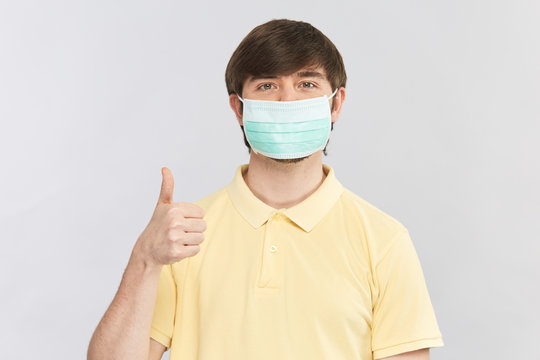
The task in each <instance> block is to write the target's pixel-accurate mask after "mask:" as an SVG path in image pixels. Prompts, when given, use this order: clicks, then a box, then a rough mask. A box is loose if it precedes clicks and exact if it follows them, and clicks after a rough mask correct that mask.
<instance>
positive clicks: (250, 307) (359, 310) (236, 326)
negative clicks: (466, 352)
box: [88, 19, 443, 360]
mask: <svg viewBox="0 0 540 360" xmlns="http://www.w3.org/2000/svg"><path fill="white" fill-rule="evenodd" d="M345 83H346V74H345V68H344V65H343V61H342V58H341V55H340V54H339V52H338V50H337V49H336V48H335V46H334V44H333V43H332V42H331V41H330V40H329V39H328V38H327V37H326V36H324V35H323V34H322V33H321V32H320V31H319V30H317V29H315V28H314V27H313V26H311V25H310V24H307V23H305V22H299V21H291V20H284V19H282V20H273V21H269V22H267V23H265V24H262V25H260V26H257V27H256V28H255V29H253V30H252V31H251V32H250V33H249V34H248V35H247V36H246V38H244V40H243V41H242V42H241V43H240V45H239V46H238V48H237V49H236V51H235V52H234V54H233V55H232V57H231V59H230V61H229V64H228V66H227V70H226V84H227V90H228V92H229V103H230V106H231V108H232V110H233V111H234V113H235V115H236V118H237V120H238V123H239V124H240V126H241V129H242V131H243V132H244V141H245V144H246V145H247V146H248V149H249V152H250V159H249V164H243V165H240V166H239V167H238V168H237V170H236V173H235V175H234V178H233V180H232V181H231V182H230V184H228V185H227V186H226V187H224V188H222V189H220V190H218V191H216V192H214V193H212V194H210V195H208V196H206V197H205V198H203V199H201V200H199V201H197V202H196V203H195V204H189V203H185V202H179V203H175V202H173V186H174V185H173V177H172V174H171V172H170V171H169V169H167V168H162V176H163V180H162V186H161V193H160V196H159V200H158V203H157V206H156V209H155V211H154V214H153V215H152V218H151V220H150V222H149V224H148V226H147V227H146V229H145V230H144V231H143V233H142V234H141V235H140V237H139V239H138V240H137V242H136V244H135V246H134V248H133V251H132V254H131V258H130V261H129V264H128V266H127V268H126V270H125V272H124V276H123V279H122V283H121V285H120V287H119V290H118V292H117V294H116V296H115V298H114V300H113V302H112V303H111V305H110V307H109V309H108V310H107V312H106V313H105V315H104V316H103V319H102V320H101V322H100V324H99V325H98V327H97V329H96V331H95V333H94V335H93V337H92V340H91V342H90V346H89V349H88V358H89V359H92V360H94V359H160V358H161V357H162V355H163V353H164V352H165V351H166V350H167V349H168V348H170V349H171V354H170V359H171V360H177V359H178V360H192V359H193V360H195V359H205V360H208V359H235V360H238V359H348V360H352V359H359V360H366V359H373V358H374V359H381V358H385V359H429V348H430V347H438V346H443V342H442V336H441V333H440V332H439V329H438V325H437V322H436V318H435V315H434V311H433V308H432V305H431V302H430V298H429V294H428V292H427V289H426V285H425V281H424V277H423V273H422V269H421V266H420V263H419V260H418V257H417V255H416V252H415V249H414V246H413V244H412V242H411V239H410V237H409V234H408V232H407V229H406V228H405V227H404V226H403V225H402V224H401V223H399V222H398V221H397V220H395V219H394V218H392V217H390V216H389V215H387V214H385V213H383V212H382V211H380V210H378V209H377V208H376V207H374V206H373V205H371V204H369V203H367V202H366V201H365V200H363V199H361V198H360V197H358V196H357V195H355V194H353V193H352V192H351V191H349V190H348V189H346V188H344V187H343V186H342V185H341V184H340V182H339V181H338V180H337V178H336V175H335V174H334V171H333V169H332V168H331V167H330V166H328V165H326V164H323V163H322V153H323V152H324V153H325V154H326V145H327V143H328V138H329V135H330V131H331V129H332V128H333V124H334V123H335V122H336V121H337V120H338V117H339V114H340V111H341V108H342V106H343V102H344V100H345ZM330 97H331V100H330ZM203 233H204V235H203ZM203 240H204V242H203ZM149 339H150V340H149Z"/></svg>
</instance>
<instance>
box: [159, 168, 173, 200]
mask: <svg viewBox="0 0 540 360" xmlns="http://www.w3.org/2000/svg"><path fill="white" fill-rule="evenodd" d="M161 175H162V181H161V192H160V193H159V199H158V204H159V203H164V204H170V203H172V201H173V190H174V178H173V176H172V173H171V170H169V168H167V167H162V168H161Z"/></svg>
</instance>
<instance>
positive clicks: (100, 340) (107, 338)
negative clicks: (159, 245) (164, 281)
mask: <svg viewBox="0 0 540 360" xmlns="http://www.w3.org/2000/svg"><path fill="white" fill-rule="evenodd" d="M160 270H161V266H155V265H145V262H144V261H142V259H140V258H139V257H138V256H137V254H136V252H135V251H133V252H132V254H131V258H130V259H129V262H128V265H127V267H126V269H125V271H124V274H123V276H122V282H121V283H120V286H119V288H118V291H117V293H116V295H115V297H114V299H113V301H112V303H111V305H110V306H109V308H108V309H107V311H106V312H105V314H104V315H103V318H102V319H101V321H100V322H99V324H98V326H97V328H96V330H95V331H94V334H93V336H92V339H91V340H90V345H89V347H88V360H106V359H115V360H116V359H129V360H139V359H141V360H143V359H144V360H147V359H148V350H149V342H150V326H151V323H152V316H153V310H154V305H155V301H156V294H157V288H158V283H159V273H160Z"/></svg>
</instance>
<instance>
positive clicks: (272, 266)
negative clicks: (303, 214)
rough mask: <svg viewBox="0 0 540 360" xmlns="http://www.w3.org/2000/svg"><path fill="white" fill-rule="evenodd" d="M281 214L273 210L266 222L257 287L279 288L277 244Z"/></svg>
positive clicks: (278, 251) (279, 257) (279, 258)
mask: <svg viewBox="0 0 540 360" xmlns="http://www.w3.org/2000/svg"><path fill="white" fill-rule="evenodd" d="M280 220H282V215H281V214H280V213H279V212H275V213H273V214H272V216H271V217H270V218H269V219H268V222H267V223H266V225H265V226H266V229H265V230H266V231H265V234H264V240H263V248H262V250H263V254H262V263H261V271H260V275H259V281H258V287H260V288H279V287H280V286H281V283H280V274H281V266H280V263H281V251H280V249H279V248H280V246H279V229H280V227H281V226H282V222H281V221H280Z"/></svg>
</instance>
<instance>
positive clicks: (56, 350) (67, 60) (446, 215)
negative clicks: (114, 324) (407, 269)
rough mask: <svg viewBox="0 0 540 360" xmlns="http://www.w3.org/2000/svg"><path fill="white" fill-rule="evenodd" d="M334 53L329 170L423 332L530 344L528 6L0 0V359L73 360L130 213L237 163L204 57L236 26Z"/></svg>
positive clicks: (535, 56) (103, 300) (206, 187)
mask: <svg viewBox="0 0 540 360" xmlns="http://www.w3.org/2000/svg"><path fill="white" fill-rule="evenodd" d="M273 18H290V19H296V20H304V21H308V22H310V23H312V24H313V25H314V26H315V27H317V28H319V29H320V30H321V31H323V32H324V33H325V34H326V35H327V36H328V37H329V38H330V39H331V40H332V41H333V42H334V43H335V44H336V46H337V47H338V49H339V50H340V52H341V54H342V56H343V58H344V61H345V66H346V70H347V74H348V83H347V98H346V101H345V103H344V108H343V111H342V115H341V117H340V119H339V121H338V122H337V123H336V124H335V126H334V130H333V132H332V135H331V138H330V143H329V145H328V148H327V149H328V156H327V157H323V162H324V163H327V164H329V165H331V166H333V167H334V170H335V172H336V176H337V177H338V179H339V180H340V181H341V182H342V183H343V184H344V185H345V186H346V187H348V188H349V189H351V190H352V191H353V192H355V193H356V194H358V195H359V196H361V197H363V198H364V199H366V200H367V201H369V202H371V203H372V204H373V205H375V206H377V207H378V208H379V209H381V210H383V211H385V212H386V213H388V214H390V215H391V216H393V217H394V218H396V219H397V220H399V221H400V222H402V223H403V224H404V225H405V226H406V227H407V228H408V229H409V232H410V234H411V238H412V240H413V243H414V244H415V247H416V250H417V253H418V256H419V258H420V261H421V263H422V267H423V271H424V275H425V279H426V283H427V285H428V289H429V292H430V296H431V300H432V303H433V306H434V309H435V312H436V315H437V319H438V323H439V327H440V329H441V332H442V334H443V341H444V342H445V346H444V347H442V348H435V349H432V350H431V356H432V359H439V360H443V359H444V360H446V359H518V358H529V359H532V358H540V350H539V347H538V346H537V344H536V343H537V339H538V336H540V331H539V330H540V325H539V324H540V316H539V311H538V304H540V295H539V285H538V284H539V283H540V276H539V274H540V269H539V268H540V267H539V266H538V257H539V255H540V246H539V240H540V238H539V235H538V234H539V233H540V225H539V215H540V206H539V205H540V198H539V191H538V188H539V184H540V166H539V161H538V155H539V154H540V149H539V145H538V143H539V140H538V139H539V134H540V131H539V130H540V126H539V121H540V101H539V99H540V85H539V84H540V66H539V65H538V64H540V41H539V39H540V22H539V21H538V19H540V4H539V2H535V1H515V0H514V1H510V0H509V1H487V0H486V1H470V0H469V1H370V2H368V1H352V0H351V1H346V2H342V1H317V2H316V1H307V0H305V1H272V2H254V1H243V2H240V1H227V2H217V1H216V2H204V1H196V2H182V1H161V2H151V1H148V2H142V1H102V0H95V1H86V2H82V1H67V0H64V1H58V0H57V1H47V2H45V1H38V0H28V1H24V0H22V1H11V2H10V1H3V2H1V3H0V121H1V122H0V124H1V125H0V126H1V127H0V156H1V169H0V171H1V174H2V175H1V186H0V197H1V202H0V239H1V245H0V253H1V254H2V258H3V260H2V261H1V262H0V281H1V283H0V285H1V289H2V290H1V291H2V294H1V297H0V318H1V319H2V326H1V330H0V339H1V340H0V341H1V342H2V345H3V346H2V358H5V359H80V358H84V357H85V356H86V350H87V346H88V342H89V340H90V337H91V334H92V332H93V331H94V329H95V327H96V326H97V324H98V322H99V320H100V318H101V316H102V315H103V313H104V312H105V310H106V309H107V307H108V305H109V304H110V302H111V300H112V298H113V296H114V294H115V292H116V290H117V288H118V285H119V283H120V280H121V276H122V272H123V270H124V268H125V266H126V264H127V260H128V258H129V255H130V252H131V249H132V246H133V244H134V243H135V241H136V239H137V237H138V235H139V234H140V233H141V231H142V230H143V229H144V227H145V226H146V224H147V223H148V221H149V219H150V216H151V214H152V212H153V210H154V206H155V203H156V201H157V197H158V194H159V190H160V184H161V173H160V169H161V167H162V166H167V167H169V168H170V169H171V170H172V172H173V175H174V177H175V195H174V200H175V201H189V202H191V201H196V200H198V199H200V198H202V197H203V196H205V195H207V194H210V193H211V192H214V191H215V190H217V189H219V188H221V187H223V186H225V185H227V184H228V183H229V182H230V181H231V180H232V177H233V175H234V171H235V169H236V167H237V166H238V165H239V164H243V163H247V162H248V152H247V148H246V147H245V145H244V143H243V137H242V133H241V131H240V127H239V126H238V123H237V121H236V119H235V117H234V115H233V112H232V111H231V110H230V108H229V106H228V95H227V92H226V88H225V82H224V73H225V67H226V65H227V62H228V60H229V57H230V56H231V54H232V52H233V51H234V49H235V48H236V46H237V45H238V44H239V42H240V41H241V40H242V38H243V37H244V36H245V35H247V33H248V32H249V31H250V30H251V29H252V28H253V27H254V26H256V25H259V24H261V23H263V22H266V21H268V20H270V19H273Z"/></svg>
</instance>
